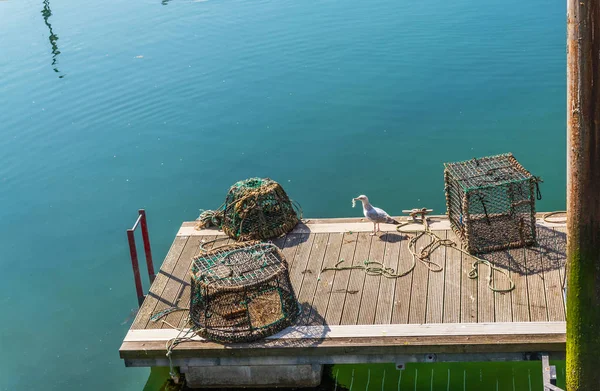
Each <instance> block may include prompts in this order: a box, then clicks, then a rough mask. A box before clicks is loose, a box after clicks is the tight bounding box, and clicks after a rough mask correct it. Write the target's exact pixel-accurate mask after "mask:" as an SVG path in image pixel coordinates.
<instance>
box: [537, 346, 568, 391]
mask: <svg viewBox="0 0 600 391" xmlns="http://www.w3.org/2000/svg"><path fill="white" fill-rule="evenodd" d="M542 379H543V381H544V391H564V390H563V389H562V388H558V387H557V386H556V367H555V366H554V365H550V358H549V356H548V353H542Z"/></svg>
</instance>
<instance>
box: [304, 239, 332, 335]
mask: <svg viewBox="0 0 600 391" xmlns="http://www.w3.org/2000/svg"><path fill="white" fill-rule="evenodd" d="M328 240H329V234H315V239H314V242H313V244H312V248H311V250H310V257H309V258H308V262H307V264H306V268H305V269H304V270H302V275H303V278H302V285H301V286H300V290H299V292H298V301H299V302H300V305H302V315H301V317H300V319H299V320H298V324H307V323H310V322H311V321H312V320H313V318H311V316H312V315H313V314H312V306H313V301H314V299H315V294H316V288H317V278H318V276H319V272H320V271H321V266H322V265H323V258H324V257H325V251H326V250H327V241H328ZM318 315H319V316H320V314H318Z"/></svg>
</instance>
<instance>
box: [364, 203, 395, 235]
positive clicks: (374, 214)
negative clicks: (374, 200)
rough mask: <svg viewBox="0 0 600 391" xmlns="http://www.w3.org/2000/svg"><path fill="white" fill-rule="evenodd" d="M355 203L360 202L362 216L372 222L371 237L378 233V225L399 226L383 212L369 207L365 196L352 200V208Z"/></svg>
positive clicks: (371, 206)
mask: <svg viewBox="0 0 600 391" xmlns="http://www.w3.org/2000/svg"><path fill="white" fill-rule="evenodd" d="M355 201H360V202H362V205H363V214H364V215H365V217H366V218H367V219H369V220H370V221H372V222H373V232H372V233H371V236H373V235H375V234H376V233H377V232H379V223H389V224H400V223H399V222H397V221H396V220H394V219H393V218H391V217H390V215H389V214H387V212H386V211H385V210H383V209H380V208H376V207H374V206H373V205H371V204H370V203H369V198H367V196H366V195H359V196H358V197H356V198H353V199H352V206H354V202H355Z"/></svg>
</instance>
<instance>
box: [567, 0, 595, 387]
mask: <svg viewBox="0 0 600 391" xmlns="http://www.w3.org/2000/svg"><path fill="white" fill-rule="evenodd" d="M567 390H568V391H583V390H600V0H567Z"/></svg>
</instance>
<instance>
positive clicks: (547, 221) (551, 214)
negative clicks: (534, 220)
mask: <svg viewBox="0 0 600 391" xmlns="http://www.w3.org/2000/svg"><path fill="white" fill-rule="evenodd" d="M566 213H567V211H566V210H557V211H555V212H548V213H544V215H543V216H542V220H544V222H546V223H552V224H563V223H566V222H567V217H566V216H565V219H564V221H562V220H561V221H551V220H548V218H549V217H552V216H555V215H561V214H566Z"/></svg>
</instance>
